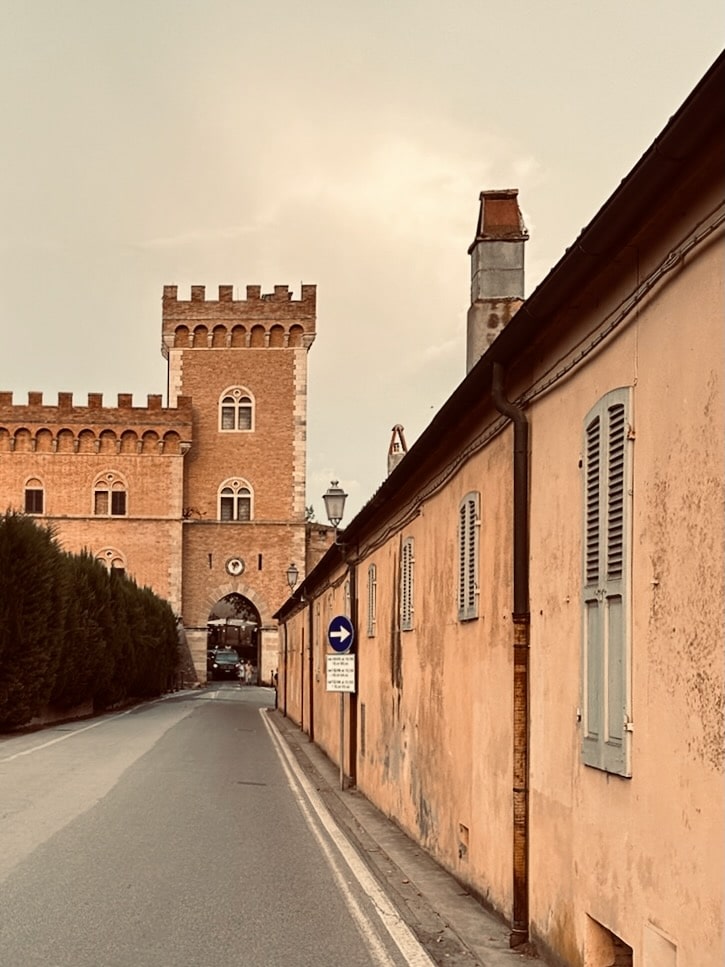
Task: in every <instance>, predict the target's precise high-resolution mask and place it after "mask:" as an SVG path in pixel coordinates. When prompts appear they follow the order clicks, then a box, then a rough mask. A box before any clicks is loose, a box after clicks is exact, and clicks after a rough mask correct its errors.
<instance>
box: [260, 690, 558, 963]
mask: <svg viewBox="0 0 725 967" xmlns="http://www.w3.org/2000/svg"><path fill="white" fill-rule="evenodd" d="M268 715H269V720H270V723H271V724H272V725H273V726H274V727H275V728H276V730H277V731H278V732H279V734H280V736H281V737H282V738H283V739H284V740H285V741H286V743H287V745H288V746H289V748H290V750H291V751H292V752H293V753H294V755H295V758H296V759H297V761H298V763H299V765H300V768H301V769H302V771H303V772H304V773H305V774H306V775H307V777H308V779H309V780H310V782H312V784H313V785H314V787H315V788H316V790H317V792H318V793H319V795H320V797H321V798H322V800H323V802H324V803H325V805H326V807H327V808H328V810H329V811H330V813H331V814H332V816H333V817H334V819H335V821H336V822H337V824H338V825H339V826H340V827H341V829H343V830H344V832H345V834H346V836H347V837H348V839H349V840H350V842H351V843H352V844H353V846H354V847H355V848H356V850H357V852H358V853H359V854H360V856H361V857H362V858H363V860H364V861H365V863H366V864H367V865H368V867H369V868H370V869H371V871H372V872H373V873H374V874H375V876H376V877H377V879H378V880H379V881H380V883H381V885H382V886H383V887H384V888H385V890H386V893H387V894H388V896H389V897H390V899H391V901H392V902H393V903H394V904H395V906H396V907H397V909H398V911H399V913H400V915H401V916H402V918H403V919H404V920H405V922H406V923H407V924H408V926H409V927H410V929H411V930H412V931H413V933H414V934H415V935H416V937H417V938H418V940H419V941H420V943H421V944H422V945H423V947H424V948H425V949H426V951H427V952H428V955H429V956H430V957H431V959H432V960H433V962H434V963H435V964H441V965H442V964H445V965H448V967H534V965H537V964H538V965H542V967H543V964H544V962H543V961H541V960H538V959H537V958H536V957H535V956H534V957H532V956H530V955H527V954H525V953H520V952H518V951H514V950H511V949H510V947H509V928H508V926H507V925H506V924H505V923H503V922H502V921H501V920H499V919H497V918H496V917H495V916H493V915H492V914H490V913H488V912H487V911H486V910H485V909H484V908H483V907H482V906H481V905H480V904H479V903H478V902H477V901H476V900H474V899H473V898H472V897H471V896H470V895H469V894H468V893H467V892H466V890H465V889H464V887H462V886H461V884H460V883H457V882H456V880H454V879H453V877H452V876H451V875H450V874H448V873H446V872H445V870H443V869H442V868H441V867H440V866H439V865H438V864H437V863H436V862H435V861H434V860H433V859H431V857H429V856H428V855H427V854H426V853H424V852H423V850H422V849H421V848H420V847H419V846H418V845H416V844H415V843H414V842H413V841H412V840H411V839H409V838H408V836H406V835H405V833H403V832H402V831H401V830H400V829H398V827H397V826H396V825H395V823H393V822H391V821H390V820H389V819H386V818H385V816H383V814H382V813H381V812H379V811H378V810H377V809H376V808H375V807H374V806H373V805H372V804H371V803H370V802H369V801H368V800H367V799H366V798H365V797H364V796H363V795H361V794H360V793H359V792H357V790H355V789H345V790H341V789H340V772H339V769H338V767H337V766H335V765H334V763H332V762H331V761H330V760H329V759H328V758H327V756H326V755H325V753H324V752H322V751H321V750H320V749H319V748H318V747H317V746H316V745H314V744H313V743H311V742H310V741H309V738H308V736H307V735H306V734H305V733H304V732H301V731H300V730H299V729H298V728H297V726H296V725H295V724H294V723H293V722H291V721H290V720H289V719H286V718H285V717H284V716H283V715H282V713H281V712H280V711H279V710H278V709H269V711H268Z"/></svg>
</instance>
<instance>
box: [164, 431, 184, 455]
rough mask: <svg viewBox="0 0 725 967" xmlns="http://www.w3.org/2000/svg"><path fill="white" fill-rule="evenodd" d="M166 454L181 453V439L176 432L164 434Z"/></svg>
mask: <svg viewBox="0 0 725 967" xmlns="http://www.w3.org/2000/svg"><path fill="white" fill-rule="evenodd" d="M164 453H181V437H180V436H179V434H178V433H177V432H176V431H175V430H169V431H168V433H164Z"/></svg>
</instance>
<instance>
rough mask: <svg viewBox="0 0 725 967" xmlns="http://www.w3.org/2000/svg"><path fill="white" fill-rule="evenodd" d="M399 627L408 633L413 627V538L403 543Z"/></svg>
mask: <svg viewBox="0 0 725 967" xmlns="http://www.w3.org/2000/svg"><path fill="white" fill-rule="evenodd" d="M400 627H401V629H402V630H403V631H410V630H411V629H412V627H413V538H412V537H408V538H406V540H405V541H404V542H403V553H402V559H401V568H400Z"/></svg>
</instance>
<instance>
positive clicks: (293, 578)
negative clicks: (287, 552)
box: [287, 564, 300, 591]
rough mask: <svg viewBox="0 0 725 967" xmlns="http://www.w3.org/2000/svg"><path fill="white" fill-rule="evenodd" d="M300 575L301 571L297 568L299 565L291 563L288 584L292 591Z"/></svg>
mask: <svg viewBox="0 0 725 967" xmlns="http://www.w3.org/2000/svg"><path fill="white" fill-rule="evenodd" d="M299 576H300V572H299V571H298V570H297V565H296V564H290V566H289V567H288V568H287V584H289V589H290V591H294V589H295V585H296V584H297V579H298V578H299Z"/></svg>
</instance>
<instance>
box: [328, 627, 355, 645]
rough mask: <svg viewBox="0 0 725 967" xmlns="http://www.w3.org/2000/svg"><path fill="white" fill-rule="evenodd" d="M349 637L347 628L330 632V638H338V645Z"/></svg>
mask: <svg viewBox="0 0 725 967" xmlns="http://www.w3.org/2000/svg"><path fill="white" fill-rule="evenodd" d="M349 637H350V631H349V630H348V629H347V628H340V630H339V631H331V632H330V638H339V639H340V644H342V643H343V642H344V641H345V639H346V638H349Z"/></svg>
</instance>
